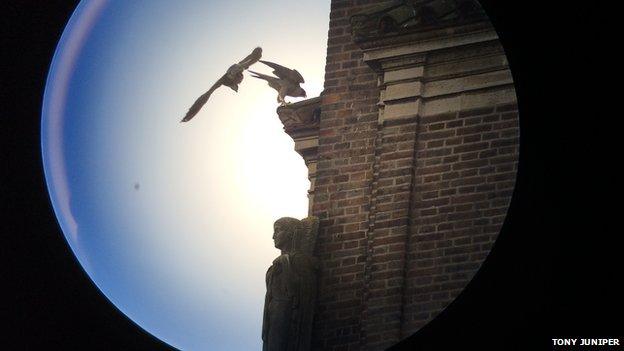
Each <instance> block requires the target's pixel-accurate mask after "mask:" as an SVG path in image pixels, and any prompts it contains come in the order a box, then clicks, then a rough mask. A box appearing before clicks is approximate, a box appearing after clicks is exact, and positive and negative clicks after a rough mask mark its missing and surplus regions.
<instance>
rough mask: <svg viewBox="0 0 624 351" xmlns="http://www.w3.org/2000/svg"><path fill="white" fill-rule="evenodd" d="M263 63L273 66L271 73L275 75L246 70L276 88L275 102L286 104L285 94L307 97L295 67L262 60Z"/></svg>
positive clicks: (302, 81)
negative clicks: (291, 67)
mask: <svg viewBox="0 0 624 351" xmlns="http://www.w3.org/2000/svg"><path fill="white" fill-rule="evenodd" d="M260 62H262V63H264V64H265V65H267V66H269V67H271V68H273V74H275V75H276V76H277V77H273V76H269V75H266V74H262V73H258V72H254V71H252V70H249V69H248V70H247V71H249V72H250V73H251V74H252V77H254V78H259V79H263V80H266V81H267V83H269V86H270V87H271V88H273V89H275V90H277V102H279V103H281V104H282V105H285V104H286V100H285V98H286V96H292V97H307V95H306V91H305V90H303V88H301V86H300V84H301V83H304V80H303V77H302V76H301V74H300V73H299V72H298V71H297V70H296V69H290V68H288V67H284V66H282V65H279V64H277V63H274V62H269V61H262V60H260Z"/></svg>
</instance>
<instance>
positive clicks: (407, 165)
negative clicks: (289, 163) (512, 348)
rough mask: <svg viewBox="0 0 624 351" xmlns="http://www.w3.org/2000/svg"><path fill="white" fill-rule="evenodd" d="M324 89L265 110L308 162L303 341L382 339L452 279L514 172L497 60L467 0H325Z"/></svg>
mask: <svg viewBox="0 0 624 351" xmlns="http://www.w3.org/2000/svg"><path fill="white" fill-rule="evenodd" d="M327 43H328V47H327V62H326V68H325V90H324V91H323V93H322V94H321V96H320V97H319V98H315V99H309V100H305V101H302V102H299V103H296V104H292V105H288V106H284V107H280V108H279V109H278V114H279V117H280V119H281V120H282V122H283V123H284V126H285V130H286V132H287V133H288V134H289V135H291V136H292V137H293V139H294V140H295V145H296V146H295V148H296V150H297V151H298V152H299V153H300V154H301V155H302V156H303V158H304V159H305V161H306V164H307V166H308V169H309V177H310V181H311V189H310V191H309V198H310V214H311V215H314V216H318V217H319V218H320V220H321V222H320V232H319V238H318V244H317V248H316V253H317V255H318V257H319V258H320V259H321V261H322V272H321V277H320V283H319V296H318V301H317V308H316V312H315V317H314V318H315V321H314V330H313V345H312V346H313V349H315V350H382V349H385V348H387V347H389V346H391V345H393V344H395V343H397V342H398V341H400V340H401V339H403V338H405V337H407V336H409V335H411V334H413V333H414V332H415V331H417V330H418V329H419V328H420V327H422V326H423V325H424V324H425V323H427V322H428V321H429V320H431V319H432V318H433V317H435V316H436V315H437V314H438V313H439V312H440V311H441V310H442V309H444V308H445V307H446V306H447V305H448V304H449V303H450V302H451V301H452V300H453V299H454V298H455V297H457V295H458V294H459V292H460V291H461V290H462V289H463V288H464V287H465V286H466V284H467V283H468V282H469V281H470V279H471V278H472V277H473V275H474V274H475V272H476V271H477V270H478V268H479V267H480V265H481V263H482V262H483V260H484V259H485V257H486V256H487V254H488V253H489V250H490V248H491V247H492V244H493V242H494V241H495V239H496V236H497V235H498V232H499V231H500V228H501V226H502V223H503V220H504V217H505V214H506V212H507V207H508V205H509V202H510V200H511V195H512V191H513V188H514V183H515V176H516V171H517V159H518V142H519V138H518V113H517V105H516V95H515V91H514V87H513V81H512V77H511V73H510V71H509V67H508V63H507V59H506V57H505V54H504V52H503V49H502V47H501V45H500V42H499V40H498V37H497V35H496V32H495V31H494V29H493V28H492V27H491V24H490V22H489V20H488V18H487V16H485V14H484V13H483V11H482V9H481V8H480V7H479V5H478V4H476V3H474V2H473V1H466V0H464V1H462V0H453V1H451V0H433V1H394V2H392V1H391V2H383V3H380V2H379V1H367V0H332V3H331V14H330V22H329V37H328V42H327Z"/></svg>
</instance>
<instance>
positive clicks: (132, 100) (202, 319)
mask: <svg viewBox="0 0 624 351" xmlns="http://www.w3.org/2000/svg"><path fill="white" fill-rule="evenodd" d="M328 21H329V2H325V1H313V2H303V3H294V2H292V1H286V0H275V1H263V2H257V1H205V0H197V1H191V0H188V1H176V2H171V1H156V0H149V1H147V0H144V1H132V2H130V1H115V0H88V1H82V2H81V3H80V5H79V6H78V9H77V10H76V12H75V13H74V15H73V16H72V19H71V20H70V24H68V26H67V28H66V29H65V32H64V34H63V37H62V39H61V42H60V43H59V47H58V48H57V52H56V54H55V57H54V60H53V63H52V65H51V70H50V74H49V77H48V83H47V85H46V94H45V101H44V109H43V118H42V148H43V156H44V165H45V170H46V179H47V182H48V187H49V189H50V194H51V198H52V203H53V205H54V209H55V212H56V214H57V216H58V218H59V223H60V224H61V227H62V229H63V232H64V234H65V236H66V238H67V240H68V243H69V244H70V245H71V247H72V249H73V251H74V252H75V253H76V256H77V257H78V259H79V261H80V262H81V264H82V265H83V267H84V268H85V270H86V271H87V273H88V274H89V275H90V277H91V278H92V279H93V280H94V282H95V283H96V285H97V286H98V287H99V288H100V289H101V290H102V292H103V293H104V294H105V295H106V296H107V297H108V298H109V299H110V300H111V301H112V302H113V303H114V304H115V305H116V306H117V307H118V308H119V309H120V310H121V311H122V312H124V313H125V314H126V315H128V316H129V317H130V318H131V319H132V320H134V321H135V322H136V323H138V324H139V325H140V326H141V327H143V328H144V329H146V330H147V331H148V332H150V333H152V334H153V335H155V336H156V337H158V338H160V339H162V340H163V341H165V342H167V343H169V344H171V345H173V346H175V347H178V348H181V349H184V350H200V349H201V350H253V349H260V348H261V340H260V331H261V315H262V308H263V303H264V290H265V287H264V274H265V272H266V269H267V268H268V266H269V265H270V264H271V261H272V259H273V258H274V257H276V256H277V255H278V254H279V253H278V251H277V250H276V249H275V248H274V247H273V243H272V239H271V236H272V223H273V221H274V220H275V219H277V218H279V217H282V216H293V217H299V218H301V217H304V216H305V215H306V213H307V197H306V194H307V189H308V187H309V182H308V181H307V170H306V168H305V165H304V163H303V160H302V159H301V157H300V156H299V155H298V154H296V153H295V151H294V150H293V147H294V144H293V142H292V140H291V139H290V138H289V137H288V136H287V135H286V134H285V133H284V132H283V130H282V125H281V123H280V122H279V119H278V117H277V114H276V113H275V109H276V108H277V103H276V102H275V97H276V93H275V91H274V90H272V89H270V88H269V87H268V86H267V85H266V83H265V82H263V81H259V80H255V79H253V78H251V77H249V76H246V78H245V80H244V81H243V83H242V84H241V86H240V89H239V92H238V93H234V92H233V91H231V90H230V89H229V88H221V89H218V90H217V91H216V92H215V93H214V94H213V96H212V97H211V99H210V101H209V102H208V104H206V106H205V107H204V109H203V110H202V111H201V112H200V113H199V114H198V115H197V116H196V117H195V119H193V120H192V121H190V122H189V123H186V124H180V123H179V120H180V119H181V118H182V116H183V115H184V113H185V112H186V110H187V109H188V108H189V107H190V105H191V104H192V103H193V101H194V100H195V99H196V98H197V97H198V96H199V95H201V94H202V93H203V92H204V91H205V90H207V89H208V88H209V87H210V85H211V84H212V83H213V82H214V81H215V80H216V79H218V78H219V77H220V76H221V75H222V74H223V73H224V72H225V70H226V69H227V68H228V67H229V65H231V64H232V63H234V62H237V61H239V60H240V59H242V58H243V57H245V56H246V55H247V54H249V52H251V50H252V49H253V48H254V47H256V46H261V47H262V48H263V50H264V52H263V58H264V59H266V60H269V61H275V62H279V63H281V64H284V65H286V66H289V67H293V68H296V69H297V70H299V71H300V72H301V73H302V74H303V76H304V77H305V79H306V84H304V85H303V87H304V88H305V89H306V90H307V92H308V96H309V97H313V96H317V95H318V94H319V93H320V92H321V90H322V85H323V76H324V66H325V54H326V51H325V50H326V42H327V29H328ZM253 69H254V70H259V71H261V72H266V73H269V72H270V69H269V68H268V67H263V65H262V64H260V63H258V64H256V65H255V66H254V67H253ZM135 183H138V184H140V187H139V189H138V190H136V189H135V188H134V185H135Z"/></svg>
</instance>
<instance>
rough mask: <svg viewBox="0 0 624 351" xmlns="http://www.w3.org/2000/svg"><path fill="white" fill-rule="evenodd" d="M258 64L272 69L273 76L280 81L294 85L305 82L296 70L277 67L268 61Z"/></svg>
mask: <svg viewBox="0 0 624 351" xmlns="http://www.w3.org/2000/svg"><path fill="white" fill-rule="evenodd" d="M260 62H262V63H264V64H265V65H267V66H269V67H271V68H273V74H275V75H276V76H278V77H280V78H282V79H288V80H290V81H292V82H295V83H305V81H304V80H303V77H302V76H301V73H299V72H298V71H297V70H296V69H290V68H288V67H284V66H282V65H278V64H277V63H273V62H270V61H263V60H260Z"/></svg>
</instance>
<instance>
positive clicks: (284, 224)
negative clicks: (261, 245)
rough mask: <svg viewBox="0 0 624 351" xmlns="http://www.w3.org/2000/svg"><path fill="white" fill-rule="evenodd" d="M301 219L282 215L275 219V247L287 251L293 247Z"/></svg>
mask: <svg viewBox="0 0 624 351" xmlns="http://www.w3.org/2000/svg"><path fill="white" fill-rule="evenodd" d="M300 226H301V221H300V220H298V219H296V218H292V217H282V218H280V219H278V220H277V221H275V224H274V225H273V229H274V232H273V240H274V241H275V247H276V248H278V249H280V250H282V251H286V252H289V251H291V250H292V249H293V247H294V239H295V235H296V234H297V232H298V230H299V227H300Z"/></svg>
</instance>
